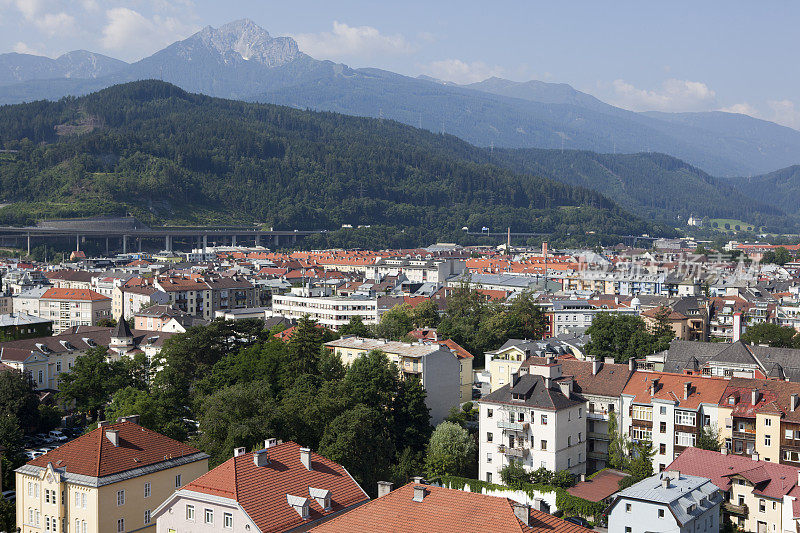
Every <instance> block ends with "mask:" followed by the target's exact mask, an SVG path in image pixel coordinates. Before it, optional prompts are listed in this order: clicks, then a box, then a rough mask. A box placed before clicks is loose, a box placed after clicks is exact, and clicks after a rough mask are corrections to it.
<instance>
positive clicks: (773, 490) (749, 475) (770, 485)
mask: <svg viewBox="0 0 800 533" xmlns="http://www.w3.org/2000/svg"><path fill="white" fill-rule="evenodd" d="M667 470H679V471H680V472H684V473H686V474H689V475H690V476H701V477H706V478H708V479H710V480H711V482H712V483H713V484H714V485H716V486H717V487H719V488H720V489H721V490H724V491H727V490H730V487H731V476H735V475H739V476H742V477H744V478H745V479H747V480H748V481H750V482H751V483H753V484H755V487H753V492H754V493H755V494H763V495H764V496H767V497H768V498H782V497H783V496H784V495H785V494H789V493H790V492H800V489H798V487H797V476H798V470H797V467H794V466H789V465H783V464H780V463H773V462H770V461H754V460H752V459H751V458H749V457H744V456H741V455H730V454H729V455H723V454H721V453H720V452H715V451H712V450H701V449H700V448H686V449H685V450H684V451H683V453H681V454H680V455H679V456H678V458H677V459H675V460H674V461H672V464H671V465H669V467H667Z"/></svg>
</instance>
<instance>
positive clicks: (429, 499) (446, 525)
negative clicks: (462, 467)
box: [310, 483, 589, 533]
mask: <svg viewBox="0 0 800 533" xmlns="http://www.w3.org/2000/svg"><path fill="white" fill-rule="evenodd" d="M415 486H417V485H416V484H415V483H409V484H408V485H404V486H402V487H400V488H398V489H397V490H394V491H392V492H390V493H389V494H387V495H385V496H382V497H380V498H378V499H376V500H372V501H370V502H368V503H366V504H364V505H362V506H360V507H358V508H356V509H353V510H352V511H349V512H347V513H345V514H343V515H340V516H337V517H336V518H333V519H331V520H329V521H328V522H325V523H323V524H320V525H319V526H317V527H314V528H312V529H311V530H310V531H313V532H315V533H333V532H336V533H340V532H341V533H344V532H347V533H351V532H353V533H360V532H363V533H378V532H384V531H385V532H389V531H391V532H395V531H403V532H410V533H437V532H445V531H446V532H448V533H450V532H454V531H463V532H471V531H475V532H478V531H480V532H483V531H492V532H501V533H505V532H514V533H586V532H588V531H589V530H588V529H586V528H583V527H581V526H578V525H575V524H572V523H570V522H567V521H565V520H561V519H560V518H556V517H555V516H553V515H550V514H547V513H543V512H541V511H535V510H531V514H530V526H526V525H524V524H523V523H522V522H520V520H519V519H518V518H517V517H516V515H515V514H514V508H513V505H512V502H511V500H509V499H508V498H500V497H497V496H487V495H485V494H477V493H474V492H465V491H461V490H455V489H447V488H443V487H434V486H432V485H424V487H425V497H424V498H423V499H422V501H421V502H417V501H414V500H413V499H412V498H413V496H414V487H415Z"/></svg>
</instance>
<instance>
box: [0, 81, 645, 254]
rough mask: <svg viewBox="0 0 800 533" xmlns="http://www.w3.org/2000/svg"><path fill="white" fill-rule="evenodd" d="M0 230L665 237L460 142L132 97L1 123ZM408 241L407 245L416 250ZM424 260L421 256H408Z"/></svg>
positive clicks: (390, 128)
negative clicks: (113, 221)
mask: <svg viewBox="0 0 800 533" xmlns="http://www.w3.org/2000/svg"><path fill="white" fill-rule="evenodd" d="M0 136H1V137H0V139H1V140H2V143H3V145H4V147H5V148H6V149H7V150H18V151H17V152H11V153H8V152H6V153H4V154H3V158H2V160H1V162H0V185H2V198H0V200H2V202H4V203H12V205H11V206H8V207H5V208H4V209H2V210H0V222H2V223H18V224H19V223H29V222H31V221H32V219H33V218H34V217H41V216H51V217H52V216H80V215H89V214H102V213H123V212H130V213H133V214H135V215H136V216H138V217H141V218H142V219H144V220H147V221H148V222H150V223H159V222H170V223H203V222H209V221H216V222H225V223H228V222H231V221H238V222H247V221H251V222H260V223H264V224H266V225H269V226H275V227H276V228H284V229H336V228H340V227H341V225H342V224H352V225H358V224H363V225H382V226H384V227H389V228H396V230H397V231H396V232H393V231H389V232H388V234H393V233H397V232H402V231H403V230H405V229H407V230H408V231H409V233H410V234H412V235H414V237H413V238H411V237H409V239H410V240H419V241H421V242H414V243H413V244H421V243H422V242H426V241H429V240H431V239H434V238H444V237H447V236H452V235H456V234H458V232H459V231H460V228H461V227H462V226H469V227H470V228H472V229H476V230H479V229H480V228H481V227H482V226H490V227H493V228H505V227H507V226H510V227H512V228H513V230H515V231H529V232H546V233H551V232H552V233H556V234H557V235H567V234H571V235H573V236H574V235H586V234H587V233H588V232H590V231H597V232H603V233H604V234H640V233H643V232H658V231H659V230H658V228H654V227H653V226H652V225H650V224H648V223H646V222H644V221H642V220H641V219H637V218H636V217H633V216H632V215H630V214H628V213H626V212H625V211H623V210H622V209H621V208H619V207H617V206H616V205H615V204H614V203H613V202H611V201H610V200H608V199H607V198H605V197H603V196H601V195H600V194H597V193H595V192H593V191H590V190H588V189H584V188H578V187H573V186H569V185H565V184H560V183H555V182H552V181H550V180H548V179H546V178H540V177H534V176H530V175H522V174H516V173H514V172H512V171H510V170H507V169H503V168H500V167H498V166H493V165H490V164H488V163H487V161H488V156H487V152H486V151H484V150H481V149H479V148H475V147H473V146H471V145H469V144H467V143H465V142H463V141H461V140H459V139H457V138H455V137H452V136H444V135H438V134H433V133H430V132H427V131H423V130H417V129H414V128H411V127H409V126H404V125H401V124H398V123H395V122H392V121H381V120H376V119H367V118H356V117H347V116H343V115H338V114H333V113H315V112H310V111H300V110H294V109H290V108H286V107H279V106H275V105H266V104H252V103H244V102H238V101H230V100H222V99H216V98H211V97H207V96H202V95H195V94H189V93H186V92H185V91H183V90H181V89H179V88H177V87H175V86H172V85H170V84H167V83H163V82H157V81H145V82H134V83H129V84H125V85H119V86H115V87H111V88H109V89H105V90H103V91H100V92H98V93H95V94H92V95H89V96H86V97H81V98H67V99H63V100H60V101H58V102H35V103H31V104H21V105H16V106H6V107H3V108H2V112H0ZM406 240H408V239H406ZM406 244H412V243H406Z"/></svg>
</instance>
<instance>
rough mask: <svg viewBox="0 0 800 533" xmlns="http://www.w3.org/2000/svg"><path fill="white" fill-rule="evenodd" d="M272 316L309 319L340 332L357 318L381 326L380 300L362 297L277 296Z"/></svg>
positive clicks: (273, 299)
mask: <svg viewBox="0 0 800 533" xmlns="http://www.w3.org/2000/svg"><path fill="white" fill-rule="evenodd" d="M272 313H273V315H276V316H283V317H285V318H288V319H294V320H296V319H299V318H302V317H304V316H307V317H309V318H312V319H314V320H316V321H317V323H319V324H320V325H322V326H325V327H326V328H328V329H332V330H334V331H338V330H339V328H341V327H342V326H344V325H345V324H347V323H348V322H350V319H351V318H353V317H354V316H359V317H361V320H362V322H364V324H367V325H369V324H377V323H378V320H379V318H380V314H379V310H378V300H377V298H369V297H362V296H351V297H348V298H340V297H336V296H320V297H308V296H300V295H296V294H275V295H273V296H272Z"/></svg>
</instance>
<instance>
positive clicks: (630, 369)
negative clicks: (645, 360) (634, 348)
mask: <svg viewBox="0 0 800 533" xmlns="http://www.w3.org/2000/svg"><path fill="white" fill-rule="evenodd" d="M634 370H636V358H634V357H631V358H630V359H628V372H633V371H634Z"/></svg>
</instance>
